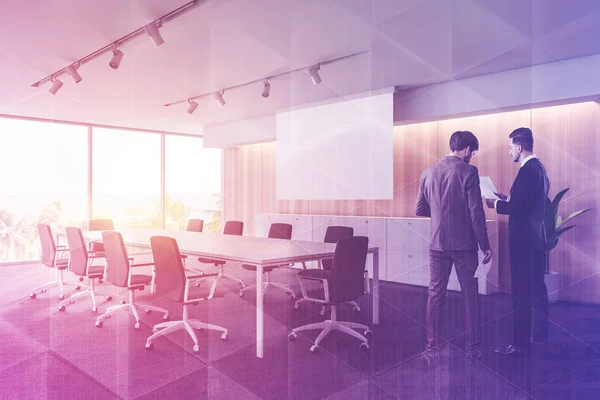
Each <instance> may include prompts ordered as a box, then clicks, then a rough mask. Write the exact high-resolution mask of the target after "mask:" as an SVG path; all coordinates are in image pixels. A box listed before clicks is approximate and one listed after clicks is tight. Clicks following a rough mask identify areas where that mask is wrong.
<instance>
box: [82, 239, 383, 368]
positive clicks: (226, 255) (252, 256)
mask: <svg viewBox="0 0 600 400" xmlns="http://www.w3.org/2000/svg"><path fill="white" fill-rule="evenodd" d="M119 232H120V233H121V235H122V237H123V242H124V243H125V244H126V245H128V246H133V247H139V248H143V249H149V248H150V238H151V237H152V236H169V237H172V238H174V239H175V240H177V244H178V246H179V251H180V252H181V253H182V254H187V255H190V256H198V257H205V258H211V259H215V260H219V261H223V262H225V263H234V264H251V265H255V266H256V287H258V288H260V287H262V285H263V268H264V267H270V266H277V265H288V264H295V263H301V262H308V261H317V260H322V259H325V258H333V254H334V252H335V247H336V245H335V243H322V242H309V241H302V240H287V239H271V238H264V237H254V236H236V235H223V234H214V233H202V232H188V231H175V230H165V229H123V230H119ZM83 237H84V238H85V239H86V240H87V241H90V242H102V232H100V231H84V232H83ZM368 252H369V254H370V255H371V256H372V257H373V273H372V275H373V276H372V279H373V285H372V288H373V290H372V293H371V294H372V296H373V315H372V320H373V324H378V323H379V248H378V247H369V249H368ZM263 340H264V320H263V291H262V290H257V291H256V356H257V357H259V358H263V355H264V347H263Z"/></svg>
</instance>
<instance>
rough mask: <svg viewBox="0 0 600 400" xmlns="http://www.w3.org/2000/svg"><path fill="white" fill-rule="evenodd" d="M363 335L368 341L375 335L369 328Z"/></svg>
mask: <svg viewBox="0 0 600 400" xmlns="http://www.w3.org/2000/svg"><path fill="white" fill-rule="evenodd" d="M363 335H364V337H365V338H367V340H368V341H371V340H373V337H374V336H375V335H373V332H371V331H370V330H369V329H367V330H366V331H365V333H364V334H363Z"/></svg>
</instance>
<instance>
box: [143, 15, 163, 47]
mask: <svg viewBox="0 0 600 400" xmlns="http://www.w3.org/2000/svg"><path fill="white" fill-rule="evenodd" d="M160 27H162V21H161V20H160V19H159V20H157V21H152V22H150V23H149V24H148V25H146V26H144V31H145V32H146V35H148V36H150V39H151V40H152V43H153V44H154V47H158V46H160V45H161V44H163V43H164V42H165V40H164V39H163V37H162V36H161V35H160V31H159V30H158V28H160Z"/></svg>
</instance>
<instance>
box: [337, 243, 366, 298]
mask: <svg viewBox="0 0 600 400" xmlns="http://www.w3.org/2000/svg"><path fill="white" fill-rule="evenodd" d="M368 249H369V238H368V237H366V236H353V237H349V238H343V239H340V240H339V241H338V242H337V245H336V247H335V253H334V256H333V263H332V265H331V275H330V277H329V279H328V281H329V292H330V298H331V299H332V301H333V302H347V301H350V300H354V299H356V298H358V297H360V296H362V295H363V294H364V291H365V266H366V264H367V252H368Z"/></svg>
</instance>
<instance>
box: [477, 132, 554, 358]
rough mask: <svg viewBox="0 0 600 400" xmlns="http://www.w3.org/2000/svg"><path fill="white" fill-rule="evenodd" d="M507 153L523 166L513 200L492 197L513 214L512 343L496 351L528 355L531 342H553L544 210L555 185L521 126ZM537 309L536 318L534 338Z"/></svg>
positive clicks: (501, 210) (510, 229)
mask: <svg viewBox="0 0 600 400" xmlns="http://www.w3.org/2000/svg"><path fill="white" fill-rule="evenodd" d="M509 140H510V142H509V146H508V149H509V150H508V154H509V155H510V157H511V159H512V160H513V161H514V162H518V163H520V164H521V168H520V169H519V173H518V174H517V177H516V178H515V181H514V183H513V185H512V187H511V188H510V197H507V196H505V195H503V194H500V193H496V194H497V195H498V197H499V198H500V200H494V199H487V200H486V203H487V205H488V207H490V208H495V209H496V212H497V213H498V214H504V215H508V216H509V217H508V236H509V238H508V246H509V252H510V274H511V283H512V296H513V338H512V343H511V344H510V345H509V346H508V347H506V348H501V349H496V352H497V353H501V354H515V353H521V352H524V351H526V350H527V349H528V348H529V344H530V340H532V339H533V341H534V342H546V341H547V340H548V290H547V289H546V284H545V283H544V272H545V266H546V232H545V229H544V222H543V221H544V211H545V209H546V205H547V201H548V189H549V187H550V181H549V180H548V175H547V174H546V169H545V168H544V166H543V165H542V163H541V162H540V160H538V158H537V157H536V156H535V154H533V134H532V132H531V130H530V129H529V128H519V129H516V130H515V131H513V132H512V133H511V134H510V135H509ZM532 310H533V311H534V314H535V318H534V320H535V324H533V325H534V332H533V337H531V336H532V332H531V331H532Z"/></svg>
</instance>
